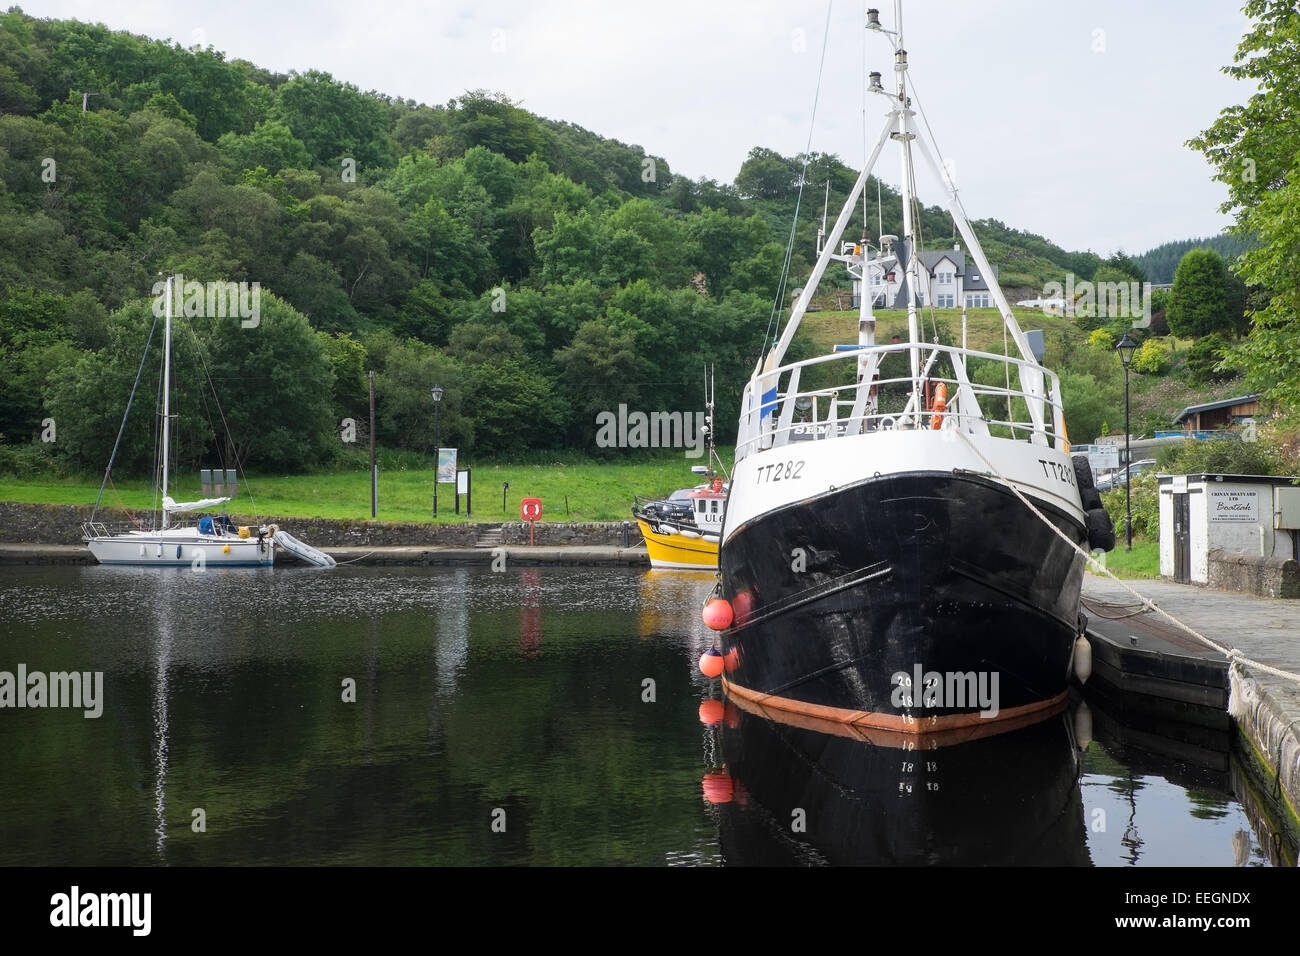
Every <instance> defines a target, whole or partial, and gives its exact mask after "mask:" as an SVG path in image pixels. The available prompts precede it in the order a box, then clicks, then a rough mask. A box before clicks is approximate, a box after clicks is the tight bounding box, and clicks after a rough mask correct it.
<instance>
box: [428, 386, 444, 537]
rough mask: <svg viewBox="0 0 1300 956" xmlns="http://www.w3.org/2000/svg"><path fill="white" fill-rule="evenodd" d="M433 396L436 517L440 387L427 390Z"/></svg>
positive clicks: (436, 508)
mask: <svg viewBox="0 0 1300 956" xmlns="http://www.w3.org/2000/svg"><path fill="white" fill-rule="evenodd" d="M429 394H431V395H432V396H433V516H434V517H435V518H437V517H438V459H439V457H440V455H439V452H440V451H441V450H442V449H440V448H439V447H438V406H439V405H441V404H442V386H441V385H435V386H433V388H431V389H430V390H429Z"/></svg>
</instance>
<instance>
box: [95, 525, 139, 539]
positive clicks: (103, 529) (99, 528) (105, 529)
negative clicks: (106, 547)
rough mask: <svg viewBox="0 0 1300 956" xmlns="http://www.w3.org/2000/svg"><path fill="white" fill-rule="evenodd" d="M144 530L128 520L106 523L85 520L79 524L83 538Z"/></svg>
mask: <svg viewBox="0 0 1300 956" xmlns="http://www.w3.org/2000/svg"><path fill="white" fill-rule="evenodd" d="M142 530H146V529H143V528H141V527H140V526H139V525H137V524H132V523H131V522H130V521H115V522H113V523H112V524H108V523H106V522H103V521H86V522H83V523H82V525H81V537H82V538H84V539H91V538H111V537H113V536H114V535H118V534H126V533H127V532H129V531H142Z"/></svg>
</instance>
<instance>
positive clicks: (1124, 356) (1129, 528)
mask: <svg viewBox="0 0 1300 956" xmlns="http://www.w3.org/2000/svg"><path fill="white" fill-rule="evenodd" d="M1115 351H1116V352H1118V353H1119V360H1120V362H1121V363H1123V365H1124V470H1123V472H1122V474H1123V475H1124V550H1125V551H1132V550H1133V499H1132V496H1131V494H1130V492H1129V481H1130V480H1131V479H1132V477H1133V476H1132V475H1131V474H1130V473H1129V469H1130V468H1131V467H1132V465H1133V456H1132V455H1130V454H1129V448H1128V433H1129V427H1128V367H1129V364H1130V363H1131V362H1132V361H1133V353H1134V352H1136V351H1137V343H1136V342H1134V341H1133V340H1132V339H1131V338H1129V337H1128V333H1127V332H1125V333H1124V337H1123V338H1122V339H1120V340H1119V344H1118V345H1116V346H1115Z"/></svg>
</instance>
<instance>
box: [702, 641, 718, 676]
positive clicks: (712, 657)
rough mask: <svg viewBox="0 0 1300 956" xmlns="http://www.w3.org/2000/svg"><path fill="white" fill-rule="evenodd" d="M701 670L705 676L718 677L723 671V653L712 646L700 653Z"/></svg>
mask: <svg viewBox="0 0 1300 956" xmlns="http://www.w3.org/2000/svg"><path fill="white" fill-rule="evenodd" d="M700 672H701V673H702V674H703V675H704V676H705V677H717V676H718V675H719V674H721V673H722V655H721V654H719V653H718V652H717V650H716V649H715V648H712V647H710V648H709V649H708V650H707V651H705V652H704V653H703V654H701V655H700Z"/></svg>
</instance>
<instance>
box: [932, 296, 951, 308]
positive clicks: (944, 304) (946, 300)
mask: <svg viewBox="0 0 1300 956" xmlns="http://www.w3.org/2000/svg"><path fill="white" fill-rule="evenodd" d="M953 298H954V297H953V295H952V294H951V293H945V294H943V295H939V296H936V297H935V305H937V306H938V307H939V308H941V309H951V308H952V307H953Z"/></svg>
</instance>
